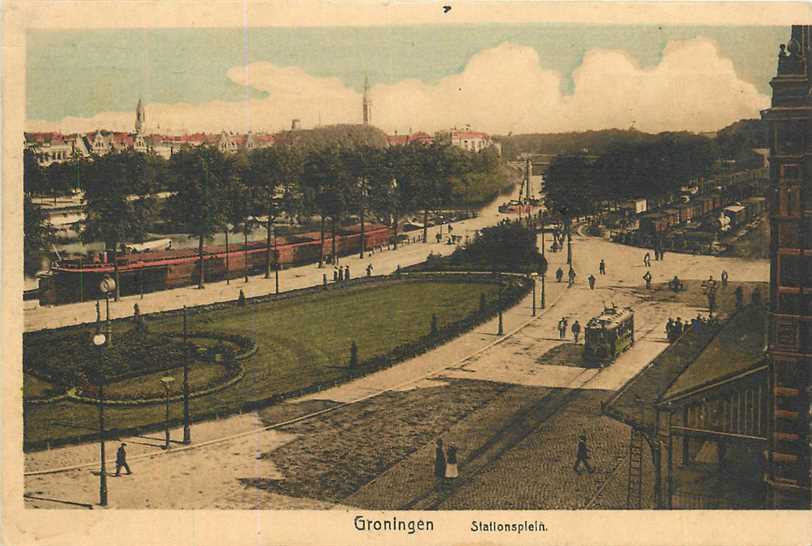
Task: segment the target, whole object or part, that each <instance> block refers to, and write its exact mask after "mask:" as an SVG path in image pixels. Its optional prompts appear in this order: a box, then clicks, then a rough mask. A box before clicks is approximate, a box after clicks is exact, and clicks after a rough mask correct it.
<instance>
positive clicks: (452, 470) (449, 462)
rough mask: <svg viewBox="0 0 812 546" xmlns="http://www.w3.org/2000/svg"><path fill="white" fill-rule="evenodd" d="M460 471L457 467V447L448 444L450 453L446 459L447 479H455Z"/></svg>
mask: <svg viewBox="0 0 812 546" xmlns="http://www.w3.org/2000/svg"><path fill="white" fill-rule="evenodd" d="M459 475H460V473H459V470H458V469H457V448H456V447H455V446H453V445H450V446H448V453H447V454H446V460H445V479H446V480H455V479H457V478H458V477H459Z"/></svg>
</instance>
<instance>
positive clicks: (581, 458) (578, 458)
mask: <svg viewBox="0 0 812 546" xmlns="http://www.w3.org/2000/svg"><path fill="white" fill-rule="evenodd" d="M591 451H592V450H590V449H589V446H587V445H586V434H581V435H580V436H579V437H578V448H577V449H576V452H575V465H574V466H573V467H572V469H573V470H575V472H576V473H578V474H580V473H581V463H583V465H584V466H585V467H586V469H587V471H588V472H589V473H590V474H592V472H594V470H593V469H592V467H591V466H589V454H590V453H591Z"/></svg>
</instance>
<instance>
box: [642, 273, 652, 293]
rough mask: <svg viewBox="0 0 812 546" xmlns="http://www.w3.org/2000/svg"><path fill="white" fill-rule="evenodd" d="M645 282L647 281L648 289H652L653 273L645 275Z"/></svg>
mask: <svg viewBox="0 0 812 546" xmlns="http://www.w3.org/2000/svg"><path fill="white" fill-rule="evenodd" d="M643 280H644V281H646V289H649V290H650V289H651V271H646V274H645V275H643Z"/></svg>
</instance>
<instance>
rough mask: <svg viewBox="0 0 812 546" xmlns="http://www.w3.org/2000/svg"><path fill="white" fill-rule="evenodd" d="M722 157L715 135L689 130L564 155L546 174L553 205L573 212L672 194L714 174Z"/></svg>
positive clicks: (564, 213)
mask: <svg viewBox="0 0 812 546" xmlns="http://www.w3.org/2000/svg"><path fill="white" fill-rule="evenodd" d="M718 159H719V152H718V147H717V146H716V144H715V143H714V141H713V140H711V139H709V138H706V137H703V136H700V135H694V134H689V133H662V134H660V135H658V136H657V138H656V139H654V140H652V141H648V142H640V143H628V142H624V143H620V144H617V145H615V146H612V147H611V148H609V149H608V150H607V151H606V152H604V153H603V154H601V155H600V156H598V158H597V159H592V158H589V157H587V156H586V155H584V154H579V153H575V154H564V155H559V156H556V158H555V159H554V160H553V161H552V163H551V164H550V167H549V168H548V169H547V172H546V173H545V176H544V179H545V189H546V192H547V203H548V207H551V208H553V209H554V210H556V211H558V212H559V213H561V215H562V216H564V217H573V216H583V215H588V214H592V213H593V212H595V211H596V210H597V209H598V207H601V206H603V205H604V204H606V203H612V202H613V203H616V202H618V201H621V200H624V199H630V198H637V197H648V198H654V199H660V198H666V199H667V198H669V197H670V196H673V195H675V194H676V193H677V192H679V189H680V187H681V186H683V185H685V184H688V183H689V182H690V181H691V180H692V179H695V178H697V177H700V176H706V175H708V174H710V173H711V172H712V170H713V168H714V165H715V164H716V162H717V160H718Z"/></svg>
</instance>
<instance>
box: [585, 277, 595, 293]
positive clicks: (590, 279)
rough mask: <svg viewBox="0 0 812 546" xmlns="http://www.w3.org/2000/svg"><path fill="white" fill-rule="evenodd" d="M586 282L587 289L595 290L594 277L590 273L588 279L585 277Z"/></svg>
mask: <svg viewBox="0 0 812 546" xmlns="http://www.w3.org/2000/svg"><path fill="white" fill-rule="evenodd" d="M587 280H588V281H589V289H590V290H595V275H593V274H591V273H590V274H589V277H587Z"/></svg>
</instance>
